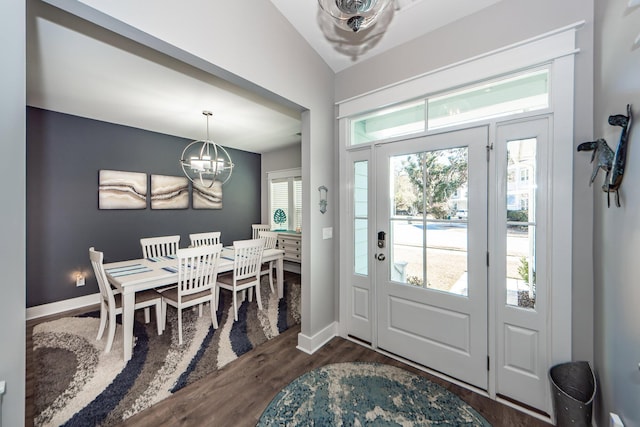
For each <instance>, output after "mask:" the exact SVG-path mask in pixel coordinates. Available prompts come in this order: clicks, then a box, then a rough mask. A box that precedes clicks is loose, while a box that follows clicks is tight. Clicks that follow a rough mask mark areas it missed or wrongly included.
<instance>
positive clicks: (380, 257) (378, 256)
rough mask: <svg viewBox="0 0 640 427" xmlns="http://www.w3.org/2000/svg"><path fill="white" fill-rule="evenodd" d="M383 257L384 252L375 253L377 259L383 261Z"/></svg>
mask: <svg viewBox="0 0 640 427" xmlns="http://www.w3.org/2000/svg"><path fill="white" fill-rule="evenodd" d="M385 258H386V257H385V256H384V254H378V255H376V259H377V260H378V261H384V260H385Z"/></svg>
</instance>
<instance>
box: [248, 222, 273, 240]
mask: <svg viewBox="0 0 640 427" xmlns="http://www.w3.org/2000/svg"><path fill="white" fill-rule="evenodd" d="M270 230H271V226H270V225H269V224H251V238H252V239H259V238H260V231H270Z"/></svg>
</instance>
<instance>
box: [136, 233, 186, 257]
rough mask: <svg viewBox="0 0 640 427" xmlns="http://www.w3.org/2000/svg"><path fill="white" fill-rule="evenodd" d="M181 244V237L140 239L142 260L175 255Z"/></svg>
mask: <svg viewBox="0 0 640 427" xmlns="http://www.w3.org/2000/svg"><path fill="white" fill-rule="evenodd" d="M179 244H180V236H179V235H177V236H161V237H145V238H142V239H140V246H142V258H151V257H158V256H167V255H175V254H176V252H177V250H178V245H179Z"/></svg>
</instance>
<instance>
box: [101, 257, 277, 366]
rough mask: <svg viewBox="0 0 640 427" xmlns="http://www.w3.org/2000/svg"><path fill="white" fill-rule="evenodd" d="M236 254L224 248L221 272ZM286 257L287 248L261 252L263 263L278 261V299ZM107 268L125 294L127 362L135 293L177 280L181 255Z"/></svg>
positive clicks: (220, 264)
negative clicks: (285, 249)
mask: <svg viewBox="0 0 640 427" xmlns="http://www.w3.org/2000/svg"><path fill="white" fill-rule="evenodd" d="M234 256H235V251H234V250H233V247H224V248H223V249H222V252H221V253H220V260H219V263H218V273H224V272H227V271H232V270H233V260H234ZM283 259H284V251H283V250H280V249H265V250H264V252H263V253H262V262H270V261H274V262H275V265H276V281H277V287H278V298H282V297H283V294H284V288H283V280H284V279H283V275H284V273H283ZM104 269H105V272H106V274H107V279H108V280H109V282H110V283H111V284H112V285H113V286H115V287H116V288H117V289H118V290H119V291H120V292H121V293H122V327H123V329H124V360H125V362H126V361H128V360H130V359H131V356H132V353H133V322H134V311H135V310H134V306H135V300H136V299H135V293H136V292H140V291H144V290H147V289H154V288H161V287H165V286H170V285H174V284H176V283H178V258H177V256H175V255H168V256H158V257H150V258H140V259H131V260H126V261H118V262H112V263H107V264H104Z"/></svg>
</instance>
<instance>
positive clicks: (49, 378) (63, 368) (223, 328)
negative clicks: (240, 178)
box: [33, 277, 300, 426]
mask: <svg viewBox="0 0 640 427" xmlns="http://www.w3.org/2000/svg"><path fill="white" fill-rule="evenodd" d="M298 280H299V279H296V281H298ZM284 295H285V297H284V298H283V299H281V300H278V297H277V294H275V293H274V294H272V293H271V290H270V289H269V283H268V279H267V278H266V277H265V278H263V281H262V287H261V296H262V307H263V310H262V311H260V310H259V309H258V306H257V303H256V301H255V299H254V301H253V302H251V303H249V302H248V301H245V302H244V303H243V304H242V305H241V307H240V308H239V312H238V321H237V322H234V320H233V308H232V309H231V310H229V307H230V305H231V304H230V303H231V294H230V293H229V292H226V291H224V290H222V291H221V292H220V309H219V310H218V312H217V315H218V325H219V328H218V329H215V330H214V329H213V328H212V327H211V317H210V311H209V307H208V306H206V307H204V309H203V315H202V317H198V312H197V310H195V311H192V310H191V309H186V310H184V311H183V341H184V343H183V345H182V346H180V345H178V329H177V312H176V311H175V309H173V308H172V307H171V306H168V307H167V327H166V329H165V331H164V333H163V335H161V336H158V334H157V329H156V324H155V313H154V311H153V309H152V310H151V322H150V323H148V324H145V323H144V313H143V311H142V310H138V311H137V312H136V321H135V326H134V336H135V346H134V349H133V357H132V358H131V360H130V361H129V362H127V363H126V364H125V363H124V362H123V360H122V354H123V347H122V338H123V337H122V335H123V334H122V325H121V324H118V327H117V329H116V337H115V339H114V343H113V347H112V349H111V351H110V352H109V353H108V354H105V353H104V347H105V345H106V341H107V338H106V332H105V335H103V337H102V339H101V340H100V341H96V335H97V332H98V325H99V323H100V319H99V317H100V315H99V312H94V313H89V314H87V315H85V316H79V317H65V318H61V319H58V320H55V321H51V322H46V323H41V324H39V325H37V326H35V327H34V329H33V352H34V353H33V360H34V370H35V372H34V378H35V385H34V401H35V402H34V405H35V410H34V414H35V415H34V425H35V426H60V425H66V426H98V425H100V426H112V425H117V424H119V423H121V422H122V420H124V419H126V418H128V417H130V416H132V415H134V414H136V413H138V412H140V411H142V410H144V409H146V408H149V407H150V406H151V405H153V404H154V403H157V402H159V401H161V400H162V399H164V398H166V397H168V396H170V395H171V394H172V393H175V392H176V391H178V390H180V389H181V388H183V387H184V386H186V385H188V384H190V383H193V382H194V381H197V380H199V379H201V378H203V377H204V376H205V375H215V373H216V371H217V370H219V369H220V368H222V367H223V366H225V365H226V364H228V363H229V362H231V361H233V360H234V359H236V358H237V357H238V356H240V355H242V354H244V353H246V352H247V351H249V350H251V349H252V348H254V347H256V346H258V345H260V344H262V343H264V342H265V341H267V340H269V339H271V338H273V337H275V336H277V335H279V334H280V333H282V332H284V331H285V330H287V329H288V328H289V327H291V326H293V325H295V324H299V323H300V284H299V283H294V282H293V281H292V280H288V281H285V283H284ZM120 317H121V316H118V321H120Z"/></svg>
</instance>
